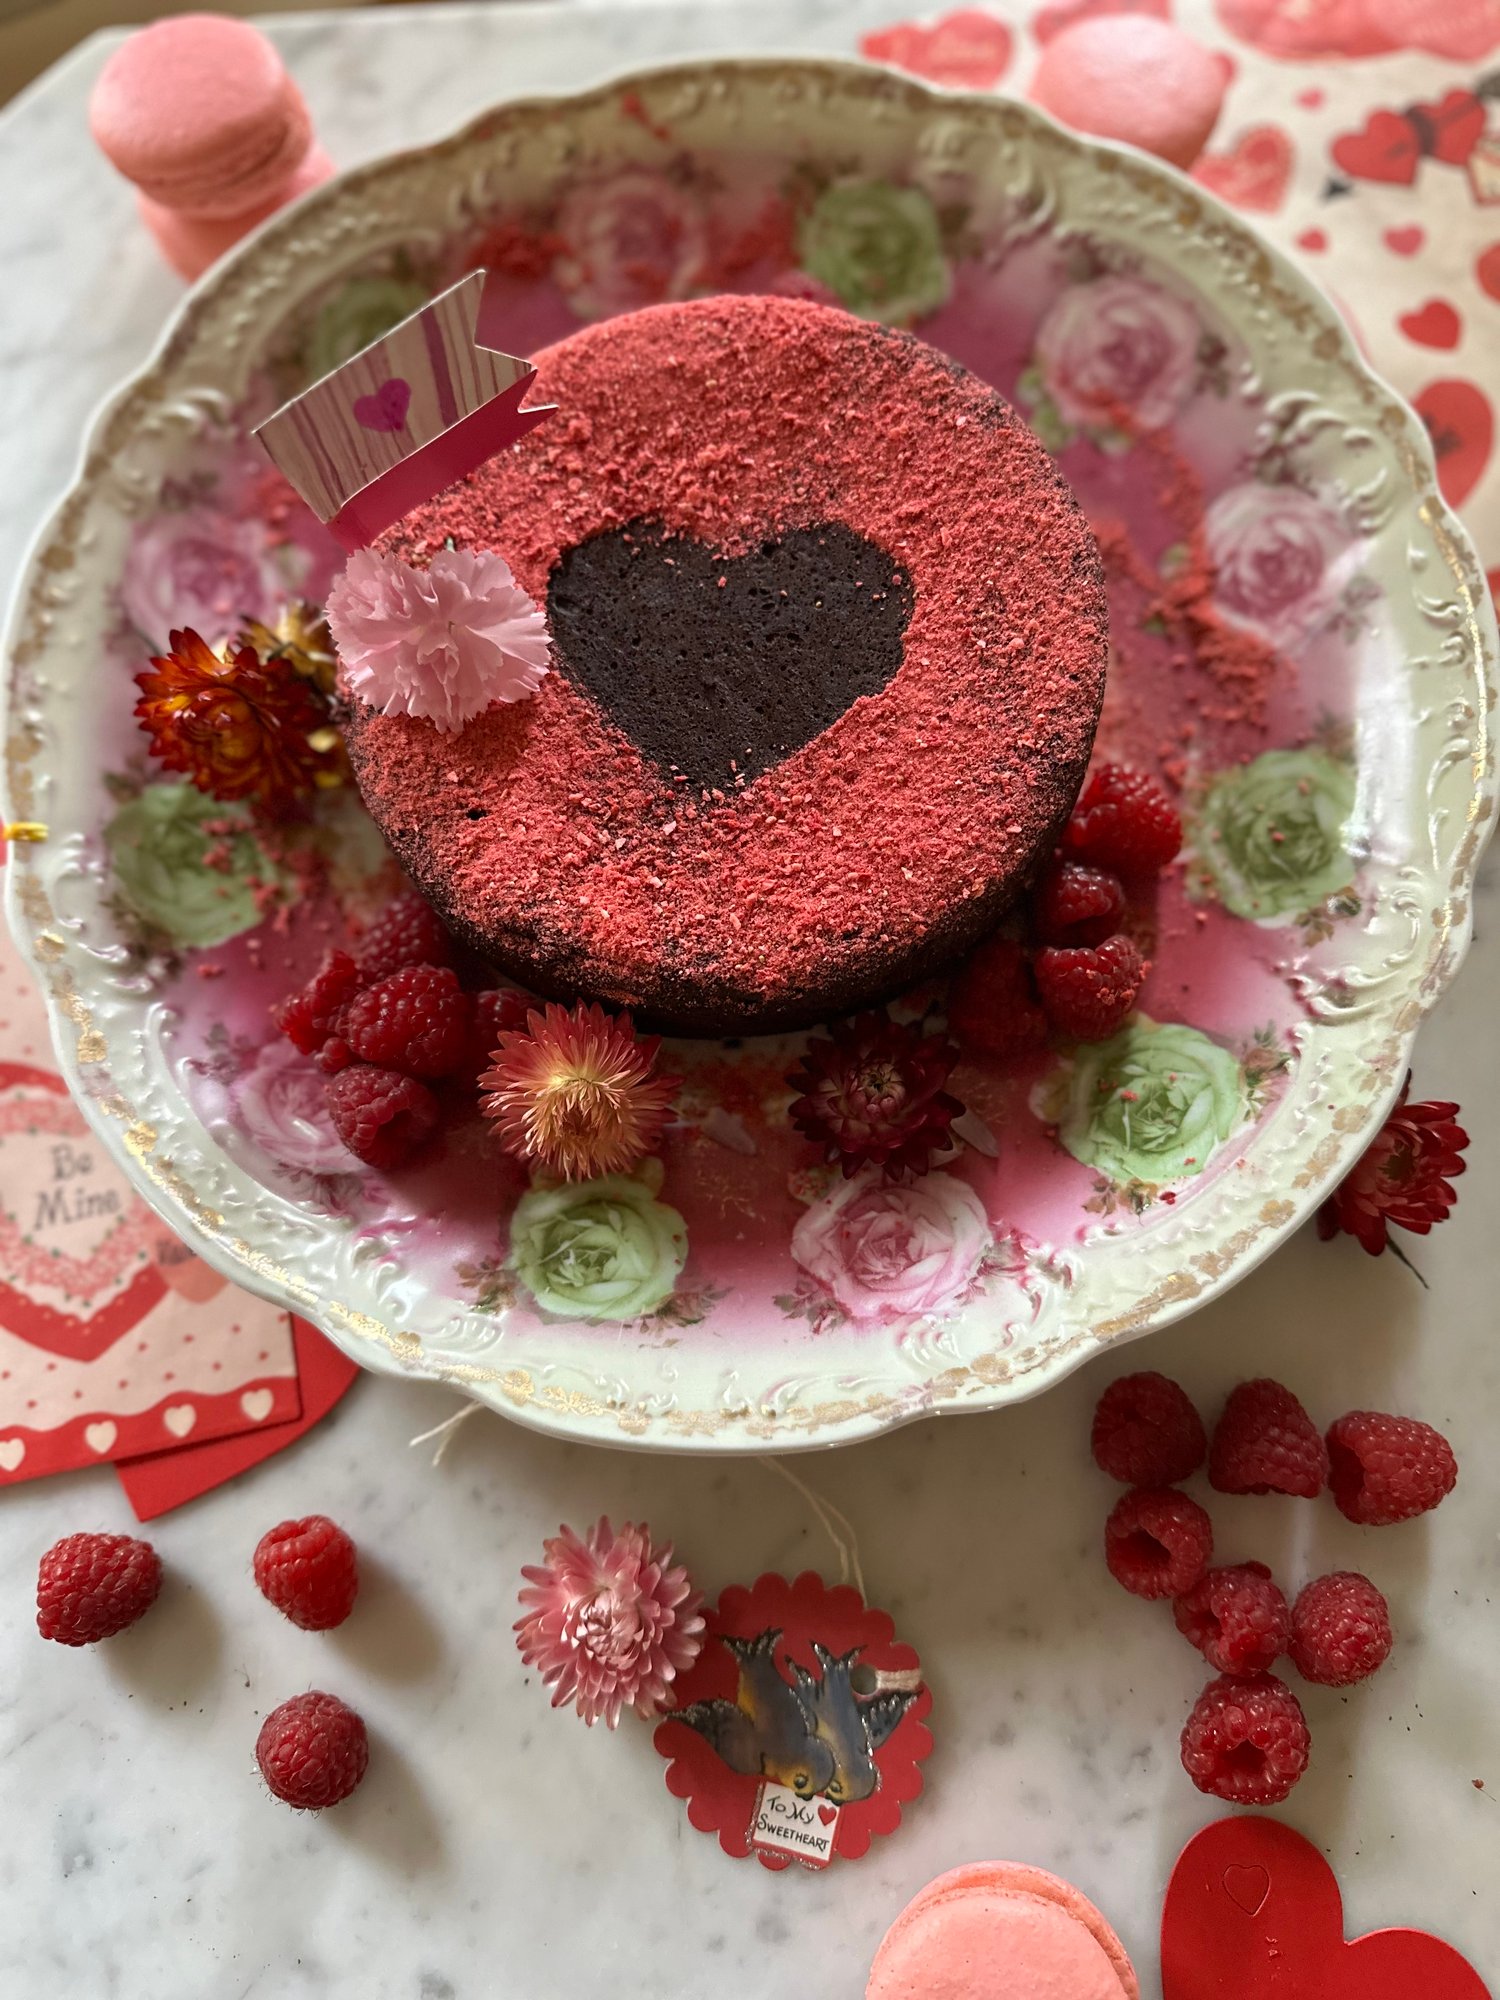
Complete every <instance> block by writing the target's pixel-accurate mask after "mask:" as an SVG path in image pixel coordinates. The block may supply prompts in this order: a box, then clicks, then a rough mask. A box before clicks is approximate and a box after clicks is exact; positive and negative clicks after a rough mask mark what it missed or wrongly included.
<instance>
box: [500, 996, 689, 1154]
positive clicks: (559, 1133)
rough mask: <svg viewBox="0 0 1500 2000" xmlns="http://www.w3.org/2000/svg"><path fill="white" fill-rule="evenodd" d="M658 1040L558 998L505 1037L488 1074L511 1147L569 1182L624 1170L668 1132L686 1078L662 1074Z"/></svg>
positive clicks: (625, 1018)
mask: <svg viewBox="0 0 1500 2000" xmlns="http://www.w3.org/2000/svg"><path fill="white" fill-rule="evenodd" d="M660 1048H661V1041H660V1038H659V1037H658V1036H654V1035H653V1036H646V1037H643V1036H640V1035H637V1034H636V1032H635V1030H634V1028H633V1027H632V1025H631V1020H630V1016H629V1015H628V1014H621V1015H619V1016H618V1017H616V1016H612V1015H609V1014H606V1013H605V1011H604V1009H603V1008H602V1007H600V1006H598V1005H597V1004H596V1005H593V1006H583V1005H581V1004H580V1005H579V1006H576V1007H559V1006H557V1005H556V1004H554V1003H549V1004H548V1006H547V1007H546V1008H544V1009H543V1010H542V1011H540V1012H537V1011H535V1010H534V1011H533V1012H532V1013H530V1014H528V1015H527V1017H526V1027H525V1029H524V1031H512V1032H509V1033H506V1034H502V1035H501V1037H500V1042H499V1046H498V1047H497V1048H496V1050H495V1052H494V1056H493V1060H492V1066H491V1067H490V1068H489V1069H487V1070H486V1071H485V1073H484V1074H483V1076H481V1077H480V1079H479V1087H480V1090H481V1091H482V1092H483V1093H484V1095H483V1096H482V1098H481V1100H480V1101H481V1105H482V1108H483V1110H484V1112H485V1115H486V1116H487V1117H489V1118H492V1119H493V1120H494V1121H495V1124H496V1126H497V1128H498V1130H499V1133H500V1137H501V1140H502V1141H503V1143H504V1145H505V1147H506V1150H507V1151H508V1152H511V1153H514V1154H515V1155H516V1156H517V1158H518V1159H522V1160H534V1161H536V1162H538V1163H539V1164H540V1165H541V1166H544V1167H548V1168H550V1169H551V1170H552V1171H553V1172H554V1173H558V1174H561V1175H562V1176H563V1178H564V1179H565V1180H570V1181H574V1180H588V1179H589V1178H590V1177H591V1176H593V1175H594V1174H618V1173H624V1172H626V1171H627V1169H629V1168H630V1167H633V1166H634V1165H635V1163H636V1161H637V1160H639V1159H641V1158H642V1157H643V1156H644V1155H645V1154H647V1153H649V1152H651V1151H652V1150H653V1148H654V1147H655V1145H656V1143H657V1141H658V1139H659V1138H660V1137H661V1130H662V1126H663V1125H664V1124H665V1122H666V1116H667V1112H668V1111H669V1109H670V1108H671V1104H672V1100H673V1098H674V1097H675V1096H676V1094H677V1090H678V1085H679V1082H680V1079H679V1078H678V1077H675V1076H654V1075H653V1074H652V1071H653V1070H654V1068H655V1066H656V1057H657V1052H658V1051H659V1050H660Z"/></svg>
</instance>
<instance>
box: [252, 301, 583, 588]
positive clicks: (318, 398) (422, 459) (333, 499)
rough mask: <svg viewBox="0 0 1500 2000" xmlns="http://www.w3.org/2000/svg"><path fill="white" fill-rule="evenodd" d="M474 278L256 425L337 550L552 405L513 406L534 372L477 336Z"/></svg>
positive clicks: (480, 323)
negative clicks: (330, 533)
mask: <svg viewBox="0 0 1500 2000" xmlns="http://www.w3.org/2000/svg"><path fill="white" fill-rule="evenodd" d="M485 275H486V274H485V273H484V272H483V271H471V272H470V273H469V275H468V276H467V277H466V278H461V279H460V280H459V282H458V283H457V284H456V285H454V286H452V287H451V288H450V289H449V290H448V291H446V292H444V293H443V294H442V296H441V297H439V298H436V299H434V300H433V301H432V303H431V304H430V305H425V306H423V307H422V309H421V311H420V312H415V313H413V314H412V316H411V318H410V319H404V320H402V322H401V324H400V325H399V326H398V327H396V328H394V329H393V331H392V332H390V333H387V334H385V335H383V336H382V337H381V339H379V340H376V341H372V342H371V343H370V345H369V346H368V347H366V348H363V349H362V350H361V351H360V352H359V353H358V354H356V355H355V356H354V358H353V359H352V360H351V361H346V362H344V364H343V365H342V367H339V368H335V369H334V371H333V373H332V374H331V375H325V376H324V377H323V379H322V381H320V382H315V383H314V384H313V386H312V388H310V389H308V390H306V391H304V393H303V394H302V395H300V396H297V397H294V398H293V400H292V401H291V402H290V403H286V404H283V406H282V407H281V409H279V410H278V411H277V412H276V414H275V416H274V417H268V418H267V419H266V421H265V422H264V423H263V424H262V425H261V426H260V427H259V429H258V430H257V431H256V433H255V435H256V436H257V437H258V438H259V439H260V441H261V443H262V445H264V447H265V449H266V451H267V452H268V453H269V455H270V457H271V459H272V460H273V461H274V463H275V464H276V465H277V467H278V468H279V469H280V470H281V471H282V472H283V473H285V475H286V477H287V478H288V479H289V480H290V481H291V483H292V485H293V486H295V487H296V489H297V491H298V492H299V493H300V494H301V495H302V497H303V499H304V500H305V501H306V502H307V504H308V505H309V506H310V507H311V508H312V510H313V512H314V513H315V514H316V515H317V517H318V519H319V520H320V521H325V522H326V523H327V524H328V526H329V528H330V529H331V530H332V531H333V533H334V535H335V536H336V537H337V539H338V541H339V542H340V543H341V544H342V546H343V547H344V548H345V549H360V548H365V547H367V546H368V544H369V543H371V542H372V541H374V539H375V537H376V536H377V535H379V534H380V533H382V531H383V530H384V529H386V528H389V527H390V526H391V524H392V523H393V522H395V521H399V520H400V518H401V516H402V515H403V514H406V513H409V512H410V511H411V509H412V508H413V507H417V506H420V505H421V504H422V502H423V501H424V500H430V499H431V498H432V497H433V495H434V494H437V493H440V492H441V491H442V490H443V488H444V487H445V486H451V485H452V483H453V481H454V480H455V479H461V478H462V477H463V476H464V474H465V473H468V472H473V471H475V470H476V469H477V467H479V466H481V465H483V464H484V462H485V460H486V459H489V458H493V457H494V456H495V454H496V453H497V452H500V451H503V450H504V449H505V447H506V446H507V445H511V444H514V443H515V442H516V441H517V439H518V438H522V437H524V436H525V435H526V433H527V431H529V430H531V429H532V428H533V427H534V426H535V425H536V424H539V423H540V422H541V421H542V419H543V418H544V417H546V416H550V415H551V413H552V410H553V409H554V408H555V405H553V404H550V403H549V404H545V405H539V406H538V407H537V408H535V409H530V410H523V409H522V408H521V402H522V399H523V398H524V396H525V394H526V391H527V389H528V388H529V386H530V385H531V383H532V381H533V380H534V379H535V376H536V370H535V369H534V368H533V367H532V365H531V363H530V362H529V361H523V360H521V359H519V358H518V357H517V356H516V355H514V354H507V353H505V352H504V351H503V349H501V348H498V347H496V346H495V345H494V344H493V343H492V341H491V340H490V339H489V338H488V337H487V335H488V331H489V329H488V328H487V326H486V323H485V320H486V315H485V310H484V288H485Z"/></svg>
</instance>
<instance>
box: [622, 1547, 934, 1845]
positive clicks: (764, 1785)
mask: <svg viewBox="0 0 1500 2000" xmlns="http://www.w3.org/2000/svg"><path fill="white" fill-rule="evenodd" d="M707 1616H708V1635H707V1638H706V1639H705V1641H704V1646H703V1651H702V1653H701V1654H700V1655H699V1657H698V1659H697V1661H696V1662H695V1663H694V1665H693V1667H692V1669H691V1671H690V1672H688V1673H686V1674H684V1675H683V1676H682V1677H681V1678H680V1679H679V1680H678V1682H677V1683H676V1688H675V1694H676V1707H675V1709H674V1711H673V1713H672V1714H671V1715H669V1716H667V1717H666V1718H665V1719H664V1720H663V1721H662V1722H661V1723H660V1725H659V1726H658V1728H657V1731H656V1739H655V1740H656V1747H657V1749H658V1750H659V1751H660V1752H661V1754H662V1756H663V1757H665V1758H667V1759H668V1769H667V1789H668V1791H670V1792H673V1793H675V1795H676V1796H677V1797H678V1798H680V1799H685V1800H686V1801H687V1808H688V1818H689V1820H690V1821H691V1822H692V1824H693V1825H694V1826H695V1827H697V1828H698V1830H699V1832H700V1833H715V1834H717V1835H718V1837H719V1845H720V1846H721V1847H722V1848H723V1850H724V1852H725V1853H726V1854H732V1855H734V1856H736V1857H737V1858H743V1857H745V1856H746V1855H750V1854H753V1855H755V1857H756V1859H757V1860H758V1861H760V1862H761V1863H762V1864H763V1865H764V1866H765V1867H767V1868H785V1867H787V1866H788V1865H789V1863H791V1862H793V1861H797V1862H800V1863H801V1864H802V1865H803V1866H804V1867H807V1868H826V1867H828V1866H829V1865H830V1863H831V1862H833V1861H834V1860H835V1859H840V1860H846V1861H854V1860H857V1859H858V1858H859V1856H860V1855H862V1854H865V1853H867V1852H868V1851H869V1846H870V1842H871V1840H873V1839H874V1837H875V1835H876V1834H878V1833H894V1832H895V1830H896V1828H897V1827H898V1826H899V1825H900V1824H901V1808H902V1806H903V1805H905V1804H906V1803H907V1801H908V1800H910V1799H914V1798H915V1797H916V1796H917V1794H918V1792H920V1791H921V1789H922V1773H921V1770H920V1768H919V1767H920V1765H921V1763H922V1760H923V1759H924V1758H925V1757H926V1756H927V1754H928V1752H929V1751H930V1750H931V1748H932V1732H931V1731H930V1730H929V1729H928V1728H926V1726H925V1718H926V1716H927V1713H928V1710H929V1709H930V1708H931V1706H932V1696H931V1693H930V1692H929V1690H928V1689H927V1687H926V1686H925V1685H924V1684H923V1681H922V1677H921V1662H920V1661H919V1660H918V1658H917V1655H916V1653H915V1652H914V1651H913V1650H912V1648H911V1647H910V1646H907V1645H903V1644H901V1642H900V1641H898V1640H897V1638H896V1628H895V1626H894V1625H893V1624H892V1622H891V1619H890V1617H889V1616H888V1615H887V1613H885V1612H884V1611H875V1610H871V1609H870V1607H869V1606H867V1605H866V1603H865V1601H864V1599H863V1598H862V1597H861V1596H860V1594H859V1592H858V1591H857V1590H854V1589H851V1588H850V1586H849V1585H848V1584H838V1585H835V1586H834V1588H832V1589H830V1588H829V1587H828V1585H827V1584H825V1583H824V1581H823V1579H822V1578H821V1577H820V1576H818V1575H816V1574H815V1573H814V1572H813V1571H811V1570H806V1571H804V1572H803V1574H802V1575H801V1576H799V1577H798V1578H797V1580H796V1581H795V1583H788V1582H787V1580H786V1578H785V1577H781V1576H763V1577H761V1578H760V1579H759V1580H758V1581H757V1582H756V1584H755V1585H754V1587H753V1588H752V1589H749V1590H747V1589H745V1588H744V1586H743V1585H741V1584H735V1585H733V1586H732V1587H731V1588H730V1589H728V1590H726V1591H725V1592H724V1594H723V1596H722V1597H721V1598H720V1599H719V1602H718V1604H717V1606H716V1607H715V1608H714V1609H712V1610H711V1611H709V1613H708V1614H707Z"/></svg>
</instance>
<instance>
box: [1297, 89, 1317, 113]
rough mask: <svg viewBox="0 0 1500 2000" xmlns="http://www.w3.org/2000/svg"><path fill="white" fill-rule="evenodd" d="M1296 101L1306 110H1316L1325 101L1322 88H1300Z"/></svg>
mask: <svg viewBox="0 0 1500 2000" xmlns="http://www.w3.org/2000/svg"><path fill="white" fill-rule="evenodd" d="M1296 101H1297V102H1298V104H1300V105H1301V106H1302V108H1303V110H1304V111H1316V110H1317V109H1318V107H1319V105H1321V104H1322V102H1323V93H1322V91H1321V90H1299V91H1298V92H1297V100H1296Z"/></svg>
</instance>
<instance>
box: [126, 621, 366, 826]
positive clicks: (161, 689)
mask: <svg viewBox="0 0 1500 2000" xmlns="http://www.w3.org/2000/svg"><path fill="white" fill-rule="evenodd" d="M135 680H136V686H137V687H138V688H139V689H140V690H141V698H140V700H139V701H138V702H137V703H136V705H135V713H136V716H137V718H138V719H139V721H140V724H141V727H142V728H143V729H144V730H145V731H146V732H147V734H148V735H149V736H150V738H151V754H152V755H153V756H154V757H156V758H158V759H159V760H160V761H161V763H163V764H164V765H165V766H166V768H167V769H168V770H169V771H182V772H185V773H186V775H187V776H188V777H189V778H191V779H192V781H193V783H194V784H195V785H196V786H197V788H198V790H199V791H200V792H206V793H207V794H208V796H209V797H210V798H214V799H223V800H226V801H227V800H232V799H254V800H256V802H257V803H258V804H260V805H262V806H264V807H266V808H267V809H268V810H271V811H275V810H276V809H278V808H281V807H284V806H287V805H289V804H291V803H292V802H293V801H294V800H295V799H297V798H299V797H301V796H302V795H304V794H305V793H307V792H310V791H313V790H314V789H319V788H322V787H324V786H327V785H336V784H339V783H340V782H341V781H342V774H343V759H342V751H341V747H340V745H339V743H338V741H337V737H336V734H335V733H333V732H330V730H329V725H328V714H327V709H326V707H325V705H324V703H323V702H322V701H321V700H319V699H318V697H317V696H316V695H315V693H314V692H313V690H312V689H311V688H310V687H309V685H308V683H307V682H306V681H304V680H303V679H301V678H300V677H299V676H298V675H297V674H296V673H295V672H294V671H293V669H292V668H291V666H289V665H288V663H287V662H286V661H285V660H283V659H281V658H279V657H274V656H273V657H272V658H271V659H268V660H262V659H261V658H260V657H259V656H258V654H257V653H256V652H255V650H254V648H253V647H251V646H248V645H244V644H237V643H226V644H225V645H224V646H223V647H221V648H220V649H219V650H217V651H215V650H214V649H213V648H212V647H210V646H208V645H207V644H206V643H205V642H204V640H203V639H202V638H201V637H200V636H199V634H198V633H196V632H194V631H192V630H191V629H189V630H187V631H182V632H173V633H172V634H171V650H170V651H169V652H167V653H165V654H156V655H153V657H152V661H151V667H150V669H148V670H147V671H146V672H144V673H139V674H137V675H136V677H135Z"/></svg>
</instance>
